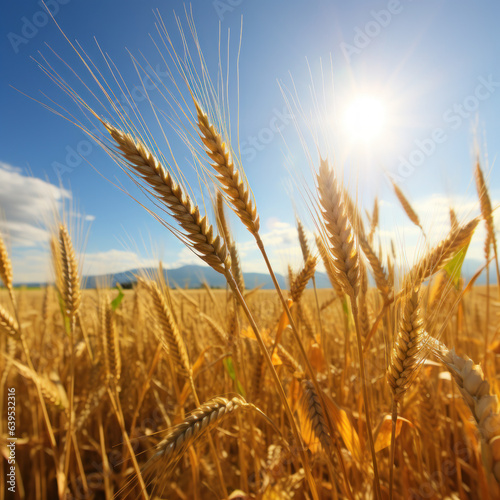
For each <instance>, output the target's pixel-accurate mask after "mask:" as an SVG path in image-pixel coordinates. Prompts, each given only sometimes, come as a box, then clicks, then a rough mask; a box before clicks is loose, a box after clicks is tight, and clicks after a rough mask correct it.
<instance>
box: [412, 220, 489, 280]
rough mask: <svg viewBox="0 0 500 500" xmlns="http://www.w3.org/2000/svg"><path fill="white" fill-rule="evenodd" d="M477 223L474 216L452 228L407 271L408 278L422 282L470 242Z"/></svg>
mask: <svg viewBox="0 0 500 500" xmlns="http://www.w3.org/2000/svg"><path fill="white" fill-rule="evenodd" d="M478 223H479V219H478V218H475V219H473V220H471V221H470V222H468V223H467V224H465V225H462V226H459V227H457V228H455V229H452V230H451V231H450V232H449V233H448V236H447V237H446V238H445V239H444V240H442V241H441V242H440V243H438V244H437V245H436V246H435V247H434V248H432V249H431V250H430V251H429V252H428V253H427V255H425V256H424V257H423V258H422V259H421V260H420V261H419V262H418V263H417V264H416V265H415V266H414V267H413V268H412V269H411V270H410V272H409V275H408V279H409V281H411V282H413V283H414V284H415V285H418V284H420V283H422V281H424V280H425V279H427V278H429V277H430V276H432V275H433V274H434V273H435V272H437V271H439V270H440V269H442V268H443V266H445V265H446V264H447V263H448V262H449V261H450V259H452V258H453V257H454V256H455V254H456V252H458V251H459V250H461V249H462V248H463V247H464V246H465V245H467V244H468V243H469V242H470V239H471V238H472V235H473V234H474V231H475V229H476V227H477V225H478Z"/></svg>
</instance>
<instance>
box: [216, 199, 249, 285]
mask: <svg viewBox="0 0 500 500" xmlns="http://www.w3.org/2000/svg"><path fill="white" fill-rule="evenodd" d="M216 209H217V222H218V226H219V232H220V233H221V234H222V235H223V236H224V241H225V242H226V246H227V247H228V248H229V254H230V256H231V272H232V273H233V276H234V280H235V281H236V283H237V285H238V288H239V289H240V290H241V291H243V290H245V280H244V278H243V271H242V270H241V262H240V257H239V255H238V249H237V248H236V243H235V241H234V239H233V237H232V235H231V230H230V229H229V224H228V222H227V218H226V211H225V210H224V196H223V195H222V193H221V192H220V191H217V201H216Z"/></svg>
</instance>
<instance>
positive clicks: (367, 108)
mask: <svg viewBox="0 0 500 500" xmlns="http://www.w3.org/2000/svg"><path fill="white" fill-rule="evenodd" d="M343 124H344V129H345V132H346V134H347V136H348V138H349V139H350V140H351V141H353V142H371V141H373V140H374V139H375V138H377V137H379V136H380V134H381V133H382V132H383V130H384V126H385V124H386V107H385V106H384V104H383V102H382V101H381V100H380V99H377V98H375V97H372V96H367V95H363V96H358V97H356V98H355V99H353V100H352V101H351V103H350V104H349V105H348V106H347V108H346V111H345V114H344V120H343Z"/></svg>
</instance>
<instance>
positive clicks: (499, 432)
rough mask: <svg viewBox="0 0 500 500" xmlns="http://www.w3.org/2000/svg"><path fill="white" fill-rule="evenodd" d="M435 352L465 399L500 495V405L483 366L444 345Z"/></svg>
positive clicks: (483, 453) (486, 465)
mask: <svg viewBox="0 0 500 500" xmlns="http://www.w3.org/2000/svg"><path fill="white" fill-rule="evenodd" d="M435 353H436V355H437V356H438V358H439V359H441V361H442V362H443V363H444V364H445V365H446V367H447V368H448V370H449V371H450V373H451V374H452V375H453V378H454V379H455V381H456V383H457V385H458V387H459V389H460V392H461V393H462V396H463V398H464V400H465V402H466V403H467V405H468V406H469V408H470V410H471V412H472V414H473V416H474V420H475V421H476V425H477V427H478V429H479V432H480V434H481V438H482V442H481V448H482V459H483V464H484V466H485V468H486V470H487V471H488V473H489V474H490V475H492V476H493V477H492V478H491V479H493V480H494V481H495V483H496V484H495V485H494V486H495V487H496V491H497V493H498V494H500V405H499V402H498V397H497V396H496V394H493V391H492V390H491V387H490V384H489V382H488V381H487V380H486V379H485V378H484V374H483V370H482V369H481V366H480V365H476V364H474V362H473V361H472V360H471V359H469V358H468V357H467V356H459V355H458V354H457V353H456V352H455V349H451V350H449V349H448V348H447V347H446V346H444V345H443V344H442V343H440V344H438V345H437V347H436V349H435Z"/></svg>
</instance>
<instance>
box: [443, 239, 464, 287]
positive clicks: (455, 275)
mask: <svg viewBox="0 0 500 500" xmlns="http://www.w3.org/2000/svg"><path fill="white" fill-rule="evenodd" d="M469 244H470V242H469V243H467V245H465V246H464V247H462V248H461V249H460V250H459V251H458V252H457V253H456V254H455V256H454V257H453V258H452V259H451V260H450V261H449V262H448V264H446V266H444V267H443V269H444V270H445V272H446V274H447V275H448V277H449V278H450V280H451V281H452V283H453V285H454V286H455V288H456V289H457V290H458V288H459V284H460V275H461V273H462V265H463V263H464V259H465V255H466V254H467V250H468V249H469Z"/></svg>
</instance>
